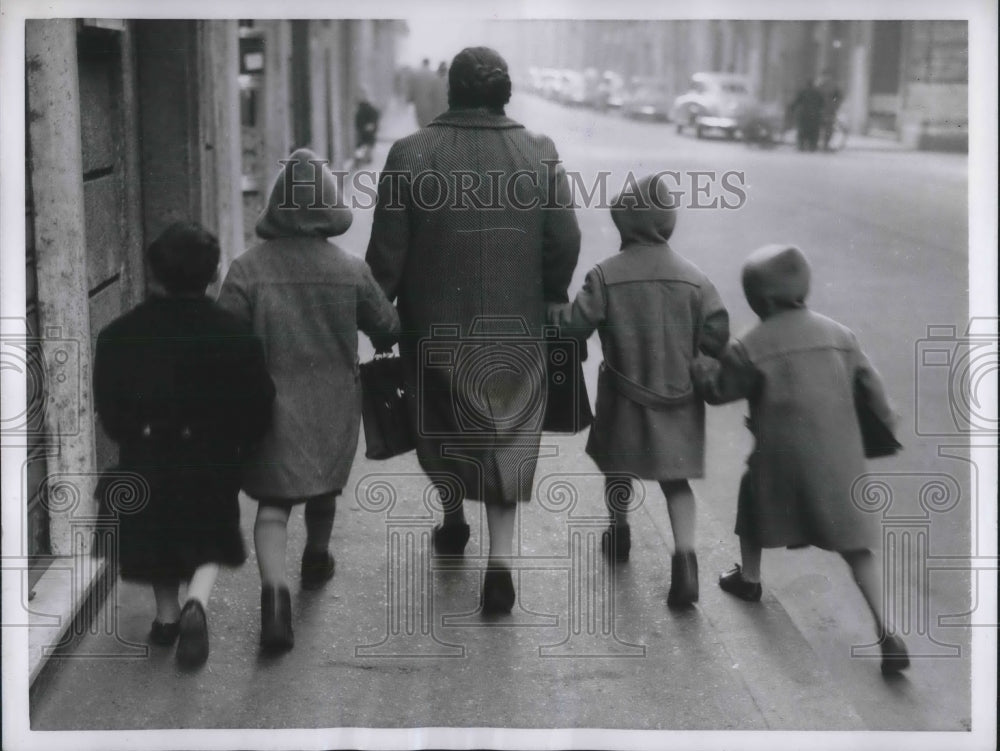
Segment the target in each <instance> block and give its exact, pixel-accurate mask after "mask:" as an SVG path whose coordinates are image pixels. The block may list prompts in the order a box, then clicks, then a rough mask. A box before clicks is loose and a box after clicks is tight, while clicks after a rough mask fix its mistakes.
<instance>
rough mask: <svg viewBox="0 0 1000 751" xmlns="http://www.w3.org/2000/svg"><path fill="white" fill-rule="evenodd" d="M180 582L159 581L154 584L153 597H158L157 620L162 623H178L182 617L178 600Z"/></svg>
mask: <svg viewBox="0 0 1000 751" xmlns="http://www.w3.org/2000/svg"><path fill="white" fill-rule="evenodd" d="M179 588H180V587H179V583H178V582H171V583H169V584H166V583H162V584H161V583H158V584H154V585H153V597H154V598H155V599H156V620H157V621H159V622H160V623H177V621H178V620H180V617H181V606H180V603H179V602H178V601H177V592H178V590H179Z"/></svg>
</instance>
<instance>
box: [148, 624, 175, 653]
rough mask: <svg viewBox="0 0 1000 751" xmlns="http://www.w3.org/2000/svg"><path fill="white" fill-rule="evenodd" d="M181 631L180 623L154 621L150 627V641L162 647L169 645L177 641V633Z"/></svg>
mask: <svg viewBox="0 0 1000 751" xmlns="http://www.w3.org/2000/svg"><path fill="white" fill-rule="evenodd" d="M178 633H180V623H179V622H174V623H160V622H159V621H153V625H152V626H151V627H150V629H149V641H150V642H152V643H153V644H156V645H157V646H160V647H169V646H170V645H171V644H173V643H174V642H175V641H177V634H178Z"/></svg>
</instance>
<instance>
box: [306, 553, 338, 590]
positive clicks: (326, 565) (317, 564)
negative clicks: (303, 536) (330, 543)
mask: <svg viewBox="0 0 1000 751" xmlns="http://www.w3.org/2000/svg"><path fill="white" fill-rule="evenodd" d="M334 568H335V564H334V561H333V556H332V555H330V551H329V550H324V551H322V552H321V553H314V552H312V551H309V550H306V551H305V552H304V553H303V554H302V568H301V574H302V577H301V582H302V589H319V588H320V587H322V586H323V585H324V584H326V583H327V582H328V581H330V579H332V578H333V572H334Z"/></svg>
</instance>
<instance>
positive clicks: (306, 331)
mask: <svg viewBox="0 0 1000 751" xmlns="http://www.w3.org/2000/svg"><path fill="white" fill-rule="evenodd" d="M315 170H321V174H320V175H317V173H316V172H315ZM350 224H351V211H350V209H349V208H347V207H346V206H345V205H344V204H343V203H342V201H341V197H340V196H339V195H338V191H337V186H336V184H335V182H334V178H333V175H332V174H330V172H329V171H328V170H327V169H326V168H325V165H324V162H322V161H321V160H320V159H319V158H318V157H317V156H316V155H315V154H313V153H312V152H311V151H308V150H307V149H299V150H297V151H295V153H293V154H292V155H291V156H290V157H289V158H288V159H287V160H284V169H283V170H282V172H281V174H279V175H278V179H277V180H276V182H275V183H274V187H273V188H272V190H271V195H270V199H269V201H268V205H267V207H266V208H265V209H264V212H263V214H262V215H261V217H260V219H259V220H258V221H257V234H258V236H260V237H261V238H262V239H263V242H261V243H259V244H258V245H256V246H254V247H253V248H251V249H250V250H248V251H247V252H246V253H244V254H243V255H242V256H240V257H239V258H237V259H236V260H235V261H234V262H233V265H232V266H231V267H230V269H229V274H228V275H227V276H226V281H225V283H224V284H223V285H222V291H221V292H220V293H219V304H220V305H222V307H224V308H226V309H227V310H230V311H232V312H233V313H235V314H237V315H238V316H239V317H241V318H243V319H244V320H246V321H248V322H249V323H250V324H251V325H252V327H253V330H254V332H255V333H256V334H257V335H258V336H259V337H260V338H261V340H262V341H263V343H264V353H265V356H266V359H267V367H268V370H269V371H270V373H271V377H272V378H273V379H274V382H275V385H276V387H277V398H276V399H275V403H274V418H273V424H272V426H271V430H270V431H269V432H268V433H267V434H266V435H265V436H264V438H263V440H262V441H261V443H260V446H259V447H258V449H257V451H255V452H254V454H253V455H252V457H251V462H250V464H249V466H248V467H247V469H246V472H245V473H244V477H243V489H244V490H245V491H246V492H247V494H248V495H250V496H251V497H252V498H254V499H255V500H257V502H258V506H257V520H256V522H255V524H254V544H255V547H256V551H257V563H258V566H259V568H260V577H261V646H262V647H263V648H264V649H265V650H267V651H281V650H286V649H291V647H292V646H293V644H294V636H293V631H292V620H291V593H290V590H289V588H288V582H287V578H286V575H285V548H286V544H287V535H288V532H287V525H288V517H289V514H290V512H291V509H292V507H293V506H296V505H299V504H305V524H306V546H305V551H304V552H303V554H302V565H301V585H302V588H303V589H317V588H319V587H321V586H323V584H324V583H325V582H326V581H328V580H329V579H330V578H332V577H333V572H334V559H333V556H332V555H331V553H330V551H329V544H330V535H331V532H332V531H333V518H334V511H335V508H336V506H335V503H336V498H337V496H338V495H339V494H340V491H341V489H342V488H343V487H344V483H345V482H347V477H348V475H349V474H350V471H351V463H352V462H353V461H354V453H355V449H356V448H357V442H358V428H359V425H360V421H361V392H360V384H359V380H358V330H359V329H360V330H362V331H364V332H365V333H367V334H369V335H377V334H387V335H392V334H395V333H396V331H397V329H398V326H399V319H398V318H397V316H396V311H395V310H394V309H393V307H392V306H391V305H390V304H389V301H388V300H386V298H385V295H383V294H382V290H381V289H379V287H378V285H377V284H376V283H375V280H374V279H373V278H372V275H371V272H370V271H369V270H368V267H367V266H366V265H365V263H364V261H362V260H361V259H359V258H355V257H354V256H352V255H350V254H348V253H346V252H344V251H343V250H341V249H340V248H339V247H337V246H336V245H333V244H331V243H329V242H327V240H326V238H328V237H333V236H336V235H340V234H342V233H344V232H345V231H347V228H348V227H349V226H350Z"/></svg>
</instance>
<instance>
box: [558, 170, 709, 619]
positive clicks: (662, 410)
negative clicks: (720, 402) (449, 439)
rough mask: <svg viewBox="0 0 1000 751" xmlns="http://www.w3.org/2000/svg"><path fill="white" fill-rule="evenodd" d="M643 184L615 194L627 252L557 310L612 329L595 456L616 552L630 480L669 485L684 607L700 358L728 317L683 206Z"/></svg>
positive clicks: (691, 552)
mask: <svg viewBox="0 0 1000 751" xmlns="http://www.w3.org/2000/svg"><path fill="white" fill-rule="evenodd" d="M637 187H638V189H639V190H638V191H629V192H623V193H622V194H621V195H619V196H618V197H617V198H615V200H614V202H613V203H612V208H611V217H612V219H613V220H614V222H615V225H616V226H617V227H618V232H619V233H620V235H621V249H620V251H619V253H618V254H617V255H614V256H612V257H611V258H608V259H607V260H604V261H602V262H601V263H599V264H598V265H597V266H596V267H595V268H594V269H593V270H592V271H591V272H590V273H589V274H587V278H586V280H585V281H584V284H583V289H582V290H581V291H580V293H579V294H578V295H577V296H576V299H575V300H574V302H573V303H572V305H564V306H553V307H552V308H551V309H550V323H554V324H557V325H559V326H560V328H561V330H562V332H563V333H564V334H565V333H572V334H574V335H576V336H578V337H583V338H585V337H586V336H588V335H589V334H590V333H591V332H593V331H594V330H595V329H596V330H597V332H598V334H599V336H600V338H601V348H602V350H603V352H604V362H603V363H602V364H601V370H600V376H599V379H598V386H597V409H596V413H595V415H594V423H593V425H592V426H591V428H590V437H589V439H588V441H587V453H588V454H590V456H591V457H593V459H594V461H595V462H596V463H597V466H598V467H599V468H600V469H601V471H602V472H603V473H604V475H605V503H606V505H607V507H608V511H609V513H610V514H611V518H612V521H613V524H612V525H611V527H610V529H609V530H608V533H607V534H606V535H605V538H604V547H605V552H606V553H610V552H611V550H613V551H614V557H615V559H617V560H618V561H626V560H628V557H629V551H630V548H631V529H630V527H629V523H628V505H629V500H630V498H631V495H632V492H633V491H632V480H631V478H632V477H638V478H640V479H644V480H655V481H657V482H659V483H660V488H661V489H662V491H663V494H664V495H665V496H666V499H667V511H668V512H669V514H670V523H671V527H672V528H673V533H674V555H673V559H672V566H671V582H670V592H669V595H668V598H667V602H668V604H670V605H672V606H685V605H690V604H691V603H693V602H695V601H696V600H697V599H698V559H697V556H696V554H695V498H694V494H693V493H692V492H691V486H690V485H689V484H688V480H689V479H692V478H697V477H702V476H703V475H704V459H705V405H704V403H703V402H702V400H701V399H700V398H699V397H698V396H697V395H696V393H695V390H694V385H693V383H692V380H691V375H690V372H691V363H692V361H693V360H694V358H695V357H696V356H697V355H698V354H699V353H703V354H707V355H709V356H711V357H716V356H718V355H719V354H720V353H721V352H722V348H723V347H724V346H725V344H726V341H727V340H728V338H729V315H728V313H727V312H726V309H725V307H724V306H723V304H722V300H721V298H720V297H719V294H718V292H717V291H716V289H715V287H714V286H713V285H712V283H711V282H710V281H709V280H708V278H707V277H706V276H705V274H703V273H702V272H701V271H700V270H699V269H698V268H697V267H696V266H695V265H694V264H693V263H691V262H690V261H688V260H687V259H685V258H684V257H683V256H681V255H680V254H679V253H677V252H676V251H675V250H673V249H672V248H671V246H670V244H669V240H670V237H671V236H672V234H673V231H674V226H675V224H676V211H675V209H674V208H671V207H669V204H668V203H667V201H668V200H669V198H670V197H669V195H666V194H665V192H664V191H658V183H657V182H656V181H655V180H654V179H653V178H649V177H647V178H644V179H642V180H640V181H639V182H638V184H637ZM612 538H613V542H614V544H613V546H610V545H608V543H609V542H611V540H612Z"/></svg>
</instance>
